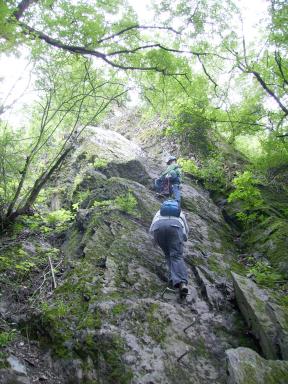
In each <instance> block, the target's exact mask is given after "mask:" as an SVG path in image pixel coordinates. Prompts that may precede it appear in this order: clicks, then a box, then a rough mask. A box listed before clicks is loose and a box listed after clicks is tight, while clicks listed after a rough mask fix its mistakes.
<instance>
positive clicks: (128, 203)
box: [115, 191, 138, 216]
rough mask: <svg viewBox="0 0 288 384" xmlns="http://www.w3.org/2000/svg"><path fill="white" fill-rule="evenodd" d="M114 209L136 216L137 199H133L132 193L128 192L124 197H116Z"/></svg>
mask: <svg viewBox="0 0 288 384" xmlns="http://www.w3.org/2000/svg"><path fill="white" fill-rule="evenodd" d="M115 204H116V207H117V208H119V209H120V210H121V211H123V212H126V213H128V214H130V215H134V216H135V215H137V210H136V207H137V205H138V202H137V199H136V198H135V197H134V195H133V194H132V192H130V191H129V192H128V193H127V194H125V195H122V196H117V197H116V199H115Z"/></svg>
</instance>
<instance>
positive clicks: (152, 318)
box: [146, 303, 169, 343]
mask: <svg viewBox="0 0 288 384" xmlns="http://www.w3.org/2000/svg"><path fill="white" fill-rule="evenodd" d="M158 311H159V304H156V303H153V304H151V305H150V307H149V308H148V309H147V313H146V319H147V323H148V335H149V336H150V337H152V339H153V340H155V341H156V342H157V343H162V342H163V341H164V340H165V337H166V327H167V325H168V323H169V321H167V319H163V318H161V316H160V314H159V313H158Z"/></svg>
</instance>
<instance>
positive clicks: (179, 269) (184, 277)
mask: <svg viewBox="0 0 288 384" xmlns="http://www.w3.org/2000/svg"><path fill="white" fill-rule="evenodd" d="M154 240H155V241H156V243H157V244H158V245H159V246H160V248H161V249H162V251H163V252H164V254H165V257H166V262H167V266H168V269H169V280H170V281H171V282H172V284H173V287H177V286H178V285H179V283H181V282H184V283H186V284H187V283H188V273H187V268H186V265H185V262H184V260H183V242H184V240H183V229H182V227H178V226H175V225H171V224H169V223H167V222H165V221H164V220H163V221H162V222H161V225H159V228H157V229H156V230H155V231H154Z"/></svg>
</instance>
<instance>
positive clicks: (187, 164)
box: [177, 158, 199, 176]
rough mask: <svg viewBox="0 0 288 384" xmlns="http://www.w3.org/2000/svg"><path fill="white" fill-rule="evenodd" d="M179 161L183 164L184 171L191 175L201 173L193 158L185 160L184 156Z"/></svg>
mask: <svg viewBox="0 0 288 384" xmlns="http://www.w3.org/2000/svg"><path fill="white" fill-rule="evenodd" d="M177 162H178V164H179V165H180V166H181V168H182V170H183V172H185V173H188V174H189V175H192V176H197V175H199V168H198V166H197V164H196V163H195V161H194V160H191V159H187V160H185V159H183V158H180V159H178V161H177Z"/></svg>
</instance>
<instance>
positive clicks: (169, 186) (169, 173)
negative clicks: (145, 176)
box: [155, 156, 181, 205]
mask: <svg viewBox="0 0 288 384" xmlns="http://www.w3.org/2000/svg"><path fill="white" fill-rule="evenodd" d="M180 184H181V170H180V167H179V165H178V164H177V158H176V157H175V156H169V158H168V159H167V168H166V169H165V171H164V172H162V173H161V175H160V177H159V178H158V179H157V180H156V182H155V186H156V190H157V191H158V192H159V193H163V192H164V194H165V192H166V190H168V193H167V194H169V196H171V197H173V198H174V199H175V200H176V201H178V203H179V205H180V201H181V193H180Z"/></svg>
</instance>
